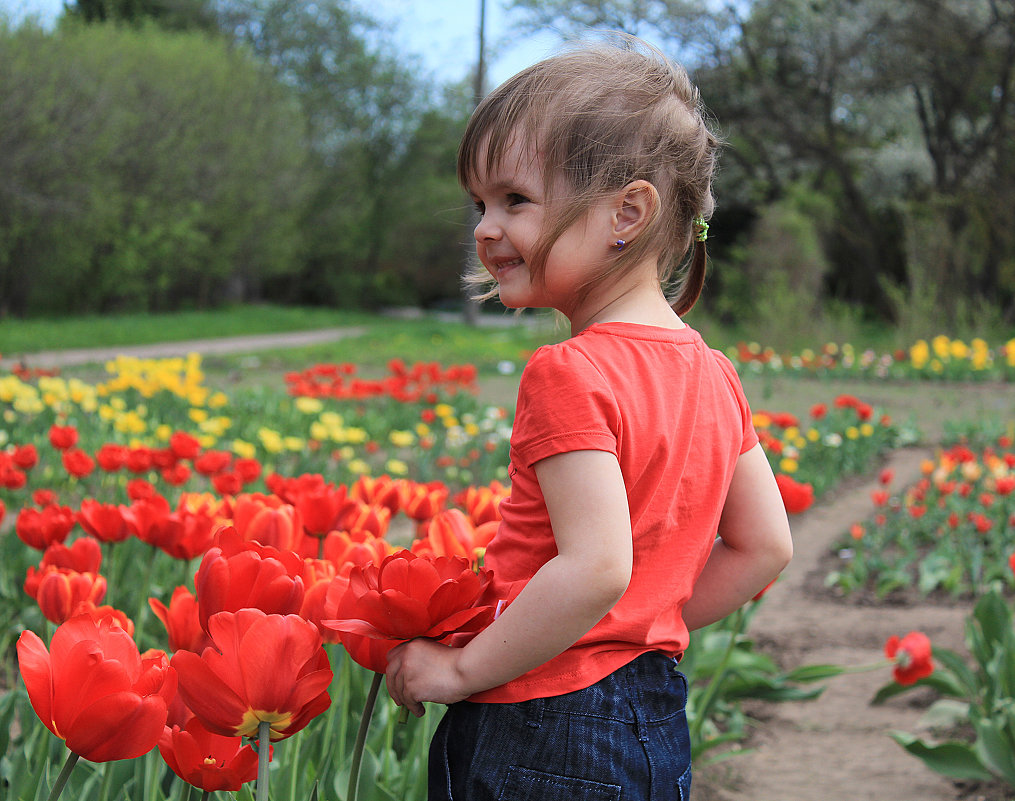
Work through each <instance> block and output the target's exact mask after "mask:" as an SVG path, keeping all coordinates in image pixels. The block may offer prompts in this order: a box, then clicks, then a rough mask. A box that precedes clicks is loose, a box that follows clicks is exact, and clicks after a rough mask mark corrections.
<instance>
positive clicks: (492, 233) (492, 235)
mask: <svg viewBox="0 0 1015 801" xmlns="http://www.w3.org/2000/svg"><path fill="white" fill-rule="evenodd" d="M473 234H474V236H475V237H476V241H477V242H492V241H495V240H497V239H500V238H501V236H502V232H501V228H500V226H499V225H497V223H496V221H495V220H494V219H493V215H492V214H486V215H484V216H483V217H480V218H479V222H478V223H477V224H476V230H475V231H474V232H473Z"/></svg>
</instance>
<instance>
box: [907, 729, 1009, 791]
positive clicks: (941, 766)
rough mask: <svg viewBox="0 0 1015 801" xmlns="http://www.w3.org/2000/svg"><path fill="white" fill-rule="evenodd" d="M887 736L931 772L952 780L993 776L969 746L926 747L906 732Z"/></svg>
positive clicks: (986, 778) (953, 743) (981, 779)
mask: <svg viewBox="0 0 1015 801" xmlns="http://www.w3.org/2000/svg"><path fill="white" fill-rule="evenodd" d="M888 736H889V737H891V738H892V739H893V740H895V742H897V743H898V744H899V745H901V746H902V747H903V748H905V749H906V750H907V751H908V752H909V753H911V754H912V755H913V756H915V757H918V758H920V759H922V760H923V762H924V763H925V764H926V765H927V767H929V768H930V769H931V770H933V771H935V772H936V773H940V774H941V775H942V776H950V777H951V778H953V779H976V780H977V781H989V780H991V779H993V778H995V777H994V775H993V774H992V773H991V772H990V771H989V770H987V768H986V767H984V765H983V763H982V762H980V760H979V758H978V757H977V755H976V752H975V751H974V750H973V749H972V747H971V746H968V745H966V744H965V743H959V742H954V741H951V742H946V743H941V744H939V745H928V744H927V743H925V742H924V741H923V740H921V739H919V738H918V737H914V736H913V735H912V734H907V733H906V732H899V731H892V732H888Z"/></svg>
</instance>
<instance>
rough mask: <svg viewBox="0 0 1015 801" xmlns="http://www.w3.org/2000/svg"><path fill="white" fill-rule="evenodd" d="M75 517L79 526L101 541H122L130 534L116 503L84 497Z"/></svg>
mask: <svg viewBox="0 0 1015 801" xmlns="http://www.w3.org/2000/svg"><path fill="white" fill-rule="evenodd" d="M77 519H78V522H79V523H80V524H81V528H83V529H84V530H85V531H87V532H88V533H89V534H91V535H92V536H93V537H96V538H98V539H100V540H102V541H103V542H122V541H123V540H125V539H127V537H129V536H130V529H129V528H127V523H126V521H125V520H124V519H123V512H122V511H121V509H120V507H119V506H118V505H116V504H105V503H100V502H99V501H97V500H94V499H93V498H85V499H84V500H83V501H81V508H80V509H78V514H77Z"/></svg>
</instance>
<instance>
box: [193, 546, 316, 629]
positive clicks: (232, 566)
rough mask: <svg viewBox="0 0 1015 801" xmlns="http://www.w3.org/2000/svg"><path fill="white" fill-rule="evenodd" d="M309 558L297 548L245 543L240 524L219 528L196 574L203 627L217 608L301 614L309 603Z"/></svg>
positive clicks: (206, 626)
mask: <svg viewBox="0 0 1015 801" xmlns="http://www.w3.org/2000/svg"><path fill="white" fill-rule="evenodd" d="M302 575H303V560H302V559H301V558H300V557H299V556H298V555H297V554H295V553H293V552H292V551H279V550H277V549H275V548H270V547H267V546H263V545H259V544H258V543H256V542H244V541H243V540H241V539H240V537H239V535H238V534H237V533H236V529H234V528H232V527H231V526H227V527H225V528H223V529H222V530H220V531H219V533H218V535H217V536H216V544H215V545H214V546H213V547H211V548H209V549H208V552H207V553H206V554H205V555H204V558H203V559H202V560H201V566H200V567H199V568H198V570H197V575H196V576H195V577H194V584H195V589H196V590H197V601H198V615H199V618H200V620H201V628H203V629H205V631H207V630H208V619H209V618H210V617H211V616H212V615H214V614H215V613H216V612H236V611H237V610H239V609H243V608H244V607H254V608H257V609H260V610H262V611H263V612H266V613H268V614H280V615H288V614H296V613H297V612H299V611H300V607H301V606H302V604H303V593H304V585H303V578H302Z"/></svg>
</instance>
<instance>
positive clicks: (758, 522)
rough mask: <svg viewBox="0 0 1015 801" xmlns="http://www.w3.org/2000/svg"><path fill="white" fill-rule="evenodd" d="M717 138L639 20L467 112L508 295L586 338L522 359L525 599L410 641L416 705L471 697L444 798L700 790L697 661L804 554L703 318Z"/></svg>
mask: <svg viewBox="0 0 1015 801" xmlns="http://www.w3.org/2000/svg"><path fill="white" fill-rule="evenodd" d="M717 145H718V143H717V140H716V138H715V136H713V134H712V133H711V132H710V131H709V128H708V126H707V124H706V122H705V120H704V118H703V114H702V109H701V106H700V103H699V99H698V95H697V91H696V89H695V88H694V87H693V86H692V85H691V83H690V81H689V79H688V77H687V75H686V73H685V72H684V71H683V70H682V69H681V68H679V67H677V66H675V65H673V64H671V63H669V62H668V61H667V60H666V59H665V58H664V57H663V56H662V55H661V54H659V53H657V52H655V51H652V50H650V49H649V48H647V47H646V46H644V45H642V44H641V43H640V42H638V41H637V40H625V42H624V44H623V45H621V46H609V45H600V46H593V47H586V48H582V49H578V50H575V51H573V52H568V53H564V54H562V55H559V56H556V57H553V58H550V59H548V60H546V61H543V62H541V63H539V64H536V65H535V66H532V67H530V68H528V69H526V70H525V71H523V72H521V73H520V74H518V75H516V76H515V77H514V78H512V79H510V80H509V81H507V82H506V83H505V84H503V85H502V86H501V87H500V88H498V89H497V90H495V91H494V92H493V93H492V94H491V95H489V96H488V97H487V98H486V99H485V100H484V101H483V102H482V103H481V104H480V105H479V106H478V107H477V109H476V111H475V113H474V114H473V116H472V119H471V120H470V122H469V125H468V128H467V130H466V132H465V136H464V139H463V141H462V144H461V148H460V150H459V159H458V175H459V180H460V181H461V183H462V185H463V186H464V187H465V188H466V189H467V190H468V192H469V193H470V194H471V195H472V197H473V199H474V201H475V203H476V206H477V208H478V210H479V213H480V214H481V215H482V219H481V220H480V222H479V224H478V225H477V226H476V230H475V238H476V251H477V253H478V255H479V260H480V262H481V263H482V267H483V268H484V270H485V271H486V272H487V273H488V274H489V276H490V277H492V279H493V280H494V281H495V282H496V287H495V289H494V290H493V291H494V292H496V293H498V294H499V296H500V300H501V301H502V302H503V304H504V305H505V306H507V307H509V308H521V307H526V306H529V307H546V308H552V309H556V310H558V311H559V312H561V313H562V314H563V315H564V316H566V317H567V319H568V320H569V322H570V325H571V337H570V339H567V340H566V341H564V342H562V343H559V344H556V345H549V346H546V347H543V348H541V349H539V350H538V351H537V352H536V353H535V354H534V355H533V356H532V358H531V360H530V361H529V363H528V365H527V366H526V368H525V371H524V373H523V375H522V378H521V383H520V387H519V393H518V405H517V413H516V419H515V426H514V430H513V433H512V436H511V468H510V475H511V496H510V498H509V499H508V500H507V501H505V502H504V503H503V504H502V506H501V513H502V517H503V522H502V524H501V526H500V529H499V531H498V533H497V536H496V537H495V538H494V540H493V541H492V542H491V544H490V547H489V549H488V550H487V552H486V557H485V565H486V567H488V568H491V569H492V570H493V574H494V587H495V598H496V599H498V600H499V601H501V606H502V608H503V612H502V614H500V615H499V617H498V618H497V619H496V620H495V621H494V622H493V623H492V624H491V625H490V626H489V627H488V628H487V629H485V630H484V631H483V632H481V633H480V634H479V635H477V636H476V637H475V638H474V639H473V640H472V641H471V642H469V643H468V644H467V645H465V647H460V648H450V647H447V646H444V645H440V644H437V643H434V642H432V641H427V640H414V641H412V642H409V643H405V644H404V645H402V646H400V647H399V648H396V649H394V650H393V651H392V652H391V654H390V656H389V661H388V671H387V683H388V690H389V692H390V694H391V697H392V698H393V699H394V700H395V702H396V703H398V704H402V705H405V706H407V707H408V708H409V709H410V710H411V711H412V712H413V713H414V714H416V715H422V714H423V706H422V702H423V701H435V702H439V703H445V704H449V705H450V707H449V709H448V712H447V714H446V716H445V718H444V719H443V720H442V722H441V724H440V726H439V728H438V730H437V733H436V735H435V736H434V741H433V743H432V744H431V750H430V778H429V786H430V791H429V792H430V796H429V797H430V799H431V801H434V799H440V800H441V801H450V799H454V800H455V801H484V799H502V800H503V799H527V800H528V801H531V800H532V799H565V798H566V799H568V800H569V801H578V800H579V799H620V798H624V799H629V798H636V799H676V798H679V799H686V798H688V794H689V792H690V781H691V771H690V743H689V738H688V733H687V721H686V717H685V715H684V704H685V702H686V681H685V680H684V678H683V676H681V674H680V673H678V672H677V671H676V669H675V667H674V660H675V659H679V657H680V656H681V654H682V653H683V651H684V649H685V648H686V647H687V644H688V631H689V630H690V629H695V628H698V627H700V626H704V625H706V624H708V623H711V622H713V621H716V620H719V619H720V618H723V617H725V616H726V615H728V614H730V613H731V612H733V611H734V610H735V609H736V608H737V607H739V606H740V605H741V604H743V603H744V602H745V601H747V600H748V599H749V598H751V597H752V596H753V595H755V594H756V593H757V592H759V591H760V590H761V589H762V588H764V587H765V586H766V585H767V584H768V583H769V582H771V581H772V580H773V579H774V578H775V577H776V576H777V575H778V573H779V572H780V571H781V570H782V569H783V567H784V566H785V565H786V564H787V562H788V561H789V559H790V555H791V553H792V545H791V541H790V534H789V526H788V524H787V520H786V514H785V510H784V508H783V504H782V500H781V497H780V495H779V491H778V488H777V486H776V483H775V480H774V478H773V476H772V472H771V469H770V468H769V465H768V461H767V459H766V457H765V454H764V453H763V451H762V450H761V446H760V445H759V444H758V437H757V435H756V434H755V432H754V429H753V426H752V424H751V414H750V410H749V408H748V404H747V401H746V399H745V398H744V394H743V390H742V388H741V386H740V382H739V379H738V377H737V374H736V372H735V371H734V369H733V367H732V365H731V364H730V363H729V361H728V360H726V359H725V358H724V357H723V356H722V355H721V354H719V353H717V352H715V351H712V350H710V349H709V348H707V347H706V346H705V344H704V343H703V342H702V339H701V337H700V336H699V335H698V334H697V333H696V332H695V331H694V330H692V329H691V328H689V327H688V326H687V325H685V324H684V323H683V322H682V321H681V319H680V315H681V314H683V313H685V312H686V311H688V310H689V309H690V308H691V306H692V305H693V304H694V302H695V301H696V300H697V298H698V295H699V293H700V291H701V288H702V283H703V281H704V274H705V244H704V242H705V231H706V230H707V224H706V223H705V220H707V219H708V217H709V216H710V215H711V212H712V209H713V205H714V202H713V198H712V190H711V179H712V173H713V170H714V168H715V161H716V151H717ZM692 247H693V249H694V254H693V257H692V259H691V263H690V268H689V271H688V274H687V275H686V277H685V278H684V280H683V282H682V283H681V284H680V286H679V291H678V293H677V295H676V299H675V301H674V302H673V303H672V305H671V303H670V301H669V300H668V299H667V298H666V296H665V295H664V292H663V285H664V284H665V283H667V280H668V278H669V277H670V274H671V272H672V271H673V268H674V265H675V264H678V263H679V262H681V261H682V260H683V258H684V256H685V255H686V253H687V252H688V250H690V249H691V248H692ZM490 294H492V292H491V293H490Z"/></svg>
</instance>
